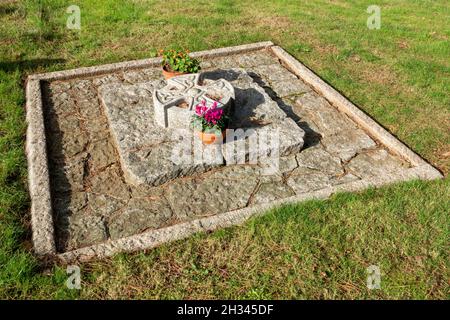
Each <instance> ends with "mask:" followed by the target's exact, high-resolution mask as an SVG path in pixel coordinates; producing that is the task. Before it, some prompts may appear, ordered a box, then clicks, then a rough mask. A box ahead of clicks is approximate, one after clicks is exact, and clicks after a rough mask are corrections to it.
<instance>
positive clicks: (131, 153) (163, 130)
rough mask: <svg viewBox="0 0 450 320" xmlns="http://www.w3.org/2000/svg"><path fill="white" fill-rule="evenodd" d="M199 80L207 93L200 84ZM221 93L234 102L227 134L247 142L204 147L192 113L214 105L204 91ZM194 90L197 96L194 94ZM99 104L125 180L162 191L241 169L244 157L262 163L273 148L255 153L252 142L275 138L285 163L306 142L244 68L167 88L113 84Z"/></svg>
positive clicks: (182, 80) (184, 79)
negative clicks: (173, 183)
mask: <svg viewBox="0 0 450 320" xmlns="http://www.w3.org/2000/svg"><path fill="white" fill-rule="evenodd" d="M200 77H201V79H200ZM199 81H201V82H202V86H198V85H197V83H198V82H199ZM197 88H202V89H197ZM220 88H225V89H226V94H227V96H226V99H225V100H226V101H222V102H223V104H224V106H228V105H229V104H230V102H231V99H232V100H233V102H234V107H233V110H234V112H233V115H232V119H231V124H230V127H231V128H232V129H236V130H237V129H240V130H241V131H242V133H243V135H242V136H240V135H236V138H233V137H232V136H231V134H229V135H228V136H227V138H226V139H225V143H224V144H223V145H202V144H201V143H200V142H199V140H198V139H197V140H196V139H195V137H194V136H193V134H192V129H189V127H188V124H189V122H190V117H191V115H192V110H193V108H194V105H195V104H196V103H199V102H200V101H201V100H202V99H209V98H207V97H206V93H207V90H210V92H211V90H213V91H212V92H217V91H218V90H219V89H220ZM192 90H195V94H196V96H192V94H190V91H192ZM186 93H187V95H186V96H183V94H186ZM169 94H172V96H169ZM100 97H101V101H102V103H103V106H104V108H105V113H106V116H107V119H108V123H109V128H110V130H111V135H112V137H113V139H114V144H115V145H116V146H117V151H118V153H119V157H120V160H121V161H120V162H121V164H122V170H123V172H124V176H125V178H126V179H127V181H128V182H129V183H132V184H148V185H151V186H158V185H161V184H163V183H166V182H168V181H170V180H173V179H176V178H179V177H183V176H189V175H193V174H197V173H201V172H206V171H208V170H211V169H212V168H215V167H220V166H224V165H226V164H227V163H231V162H233V163H240V162H239V159H240V158H239V153H240V152H241V151H243V152H242V154H243V158H244V160H245V159H248V158H249V154H250V153H253V156H254V157H256V158H258V157H259V158H261V157H263V156H267V155H270V154H271V153H272V152H273V150H270V148H275V147H274V146H272V144H267V147H266V143H265V142H264V141H256V144H257V145H256V146H257V148H255V150H252V149H251V148H250V146H249V145H250V143H249V140H250V141H251V139H252V135H253V136H254V137H255V139H256V138H260V139H261V140H262V139H263V137H267V138H271V137H272V136H273V135H274V134H275V133H277V134H278V135H279V140H280V141H279V150H278V145H277V146H276V149H277V152H279V153H280V154H281V155H283V156H286V155H289V154H291V153H297V152H299V151H300V150H301V148H302V146H303V142H304V141H303V138H304V135H305V133H304V131H303V130H302V129H301V128H300V127H299V126H298V125H297V124H296V123H295V121H293V120H292V119H290V118H288V117H287V115H286V113H285V112H284V111H283V110H282V109H281V108H280V107H279V106H278V104H277V103H276V102H275V101H273V100H272V98H271V97H270V96H269V95H268V94H267V93H266V92H265V91H264V89H263V88H261V87H260V86H259V85H258V84H257V83H256V82H255V81H254V80H253V79H252V78H251V77H250V76H249V75H248V74H247V72H246V71H245V70H244V69H237V68H234V69H227V70H221V71H210V72H205V73H203V74H197V75H188V76H181V77H176V78H173V79H170V80H169V81H168V84H167V85H166V84H165V83H164V82H161V81H160V80H156V81H150V82H142V83H138V84H134V85H128V84H122V83H113V84H110V85H104V86H102V88H101V89H100ZM163 97H165V98H164V99H163ZM185 100H188V102H189V103H188V106H187V108H186V109H184V110H181V109H180V108H178V107H176V104H177V103H180V102H182V101H183V102H184V101H185ZM163 102H165V104H164V103H163ZM155 103H156V104H155ZM229 108H231V107H229ZM171 110H172V113H171ZM174 110H176V111H177V112H178V113H177V114H175V111H174ZM158 112H159V113H160V114H159V115H158ZM168 119H170V121H169V122H168ZM180 128H181V129H185V130H177V129H180ZM230 137H231V138H233V139H230ZM266 140H267V139H266ZM258 142H261V143H259V145H258ZM269 142H270V141H269ZM261 146H262V147H261ZM238 158H239V159H238ZM241 162H242V161H241Z"/></svg>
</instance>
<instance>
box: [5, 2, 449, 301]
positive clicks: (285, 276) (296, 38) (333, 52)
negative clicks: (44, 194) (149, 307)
mask: <svg viewBox="0 0 450 320" xmlns="http://www.w3.org/2000/svg"><path fill="white" fill-rule="evenodd" d="M71 4H72V3H71V2H70V1H63V0H51V1H50V0H41V1H31V0H25V1H6V2H2V3H1V4H0V22H1V23H0V155H1V156H0V297H1V298H27V299H34V298H257V299H260V298H262V299H264V298H338V299H341V298H363V299H366V298H393V299H397V298H414V299H422V298H439V299H445V298H448V297H449V291H448V279H449V274H448V250H446V249H447V248H448V239H449V232H448V231H449V230H448V226H449V215H448V211H449V200H448V199H449V194H450V192H449V187H450V184H449V180H448V178H446V179H444V180H443V181H434V182H419V181H416V182H410V183H403V184H398V185H394V186H390V187H385V188H381V189H378V190H368V191H366V192H362V193H358V194H340V195H336V196H334V197H333V198H332V199H330V200H327V201H312V202H307V203H302V204H298V205H292V206H287V207H283V208H280V209H277V210H274V211H271V212H269V213H268V214H266V215H265V216H263V217H260V218H256V219H252V220H251V221H250V222H248V223H246V224H245V225H244V226H241V227H234V228H229V229H226V230H220V231H217V232H214V233H211V234H198V235H195V236H193V237H191V238H190V239H188V240H186V241H179V242H176V243H172V244H167V245H164V246H162V247H160V248H158V249H155V250H151V251H149V252H146V253H138V254H131V255H125V254H122V255H118V256H116V257H114V258H112V259H109V260H106V261H101V262H92V263H88V264H83V265H81V269H82V290H80V291H77V290H68V289H67V288H66V287H65V280H66V278H67V275H66V273H65V269H64V267H63V266H52V267H49V268H48V269H46V270H42V268H40V267H39V266H38V264H37V262H36V260H35V259H34V258H33V256H32V255H31V253H30V252H31V245H30V228H29V216H28V208H29V199H28V195H27V189H26V174H27V173H26V161H25V156H24V148H23V145H24V133H25V121H24V109H23V106H24V90H23V80H24V79H25V77H26V75H27V74H31V73H37V72H44V71H51V70H58V69H66V68H73V67H79V66H88V65H96V64H101V63H108V62H115V61H123V60H131V59H138V58H144V57H148V56H149V55H151V52H153V51H154V50H156V49H159V48H162V47H186V48H189V49H190V50H192V51H195V50H203V49H209V48H214V47H222V46H229V45H238V44H242V43H248V42H255V41H262V40H272V41H274V42H276V43H277V44H279V45H281V46H283V47H284V48H286V49H287V50H288V51H289V52H291V53H292V54H293V55H295V56H296V57H297V58H299V59H300V60H301V61H302V62H304V63H305V64H307V65H308V66H310V67H311V68H312V69H313V70H314V71H316V72H317V73H318V74H319V75H320V76H321V77H323V78H324V79H325V80H327V81H328V82H329V83H331V84H332V85H333V86H334V87H335V88H337V89H338V90H340V91H341V92H342V93H343V94H345V95H346V96H347V97H349V98H350V99H351V100H352V101H353V102H355V103H356V104H358V105H360V106H361V108H363V109H364V110H365V111H366V112H368V113H369V114H370V115H372V116H373V117H374V118H375V119H377V120H378V121H379V122H380V123H381V124H383V125H384V126H385V127H387V128H388V129H389V130H390V131H391V132H393V133H394V134H395V135H397V136H398V137H399V138H400V139H402V141H404V142H406V143H407V144H408V145H409V146H411V147H412V148H413V149H414V150H416V151H417V152H419V153H420V154H421V155H422V156H423V157H425V158H427V159H428V160H430V161H431V162H432V163H433V164H434V165H436V166H437V167H438V168H440V169H441V170H442V171H443V172H444V173H448V171H449V169H450V161H449V159H450V155H449V152H450V132H449V131H450V130H449V127H450V126H449V125H450V123H449V122H450V107H449V106H450V98H449V92H450V90H449V89H450V61H449V59H448V57H449V56H450V46H449V37H450V29H449V27H448V21H449V18H450V6H449V4H448V3H447V1H444V0H442V1H420V2H419V1H417V2H411V1H407V0H399V1H395V2H392V1H378V3H377V4H378V5H379V6H380V7H381V12H382V22H381V23H382V24H381V29H380V30H368V29H367V27H366V19H367V16H368V14H367V13H366V8H367V7H368V6H369V5H371V4H373V3H372V2H371V1H343V0H342V1H341V0H336V1H325V0H323V1H312V0H310V1H301V2H299V1H293V0H292V1H268V0H260V1H258V2H254V1H231V0H226V1H207V0H202V1H164V2H162V1H161V2H160V1H145V0H140V1H138V0H135V1H113V0H103V1H94V0H83V1H78V4H79V6H80V8H81V18H82V21H81V30H80V31H74V30H67V29H66V28H65V24H66V18H67V17H68V14H66V13H65V10H66V8H67V7H68V6H69V5H71ZM372 264H374V265H378V266H379V267H380V268H381V272H382V282H381V290H368V289H367V287H366V276H367V274H366V268H367V267H368V266H369V265H372Z"/></svg>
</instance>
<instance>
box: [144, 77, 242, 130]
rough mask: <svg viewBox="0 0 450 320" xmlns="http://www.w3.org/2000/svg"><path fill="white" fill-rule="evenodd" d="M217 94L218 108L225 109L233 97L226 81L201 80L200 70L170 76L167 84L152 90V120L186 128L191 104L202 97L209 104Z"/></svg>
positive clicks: (193, 106)
mask: <svg viewBox="0 0 450 320" xmlns="http://www.w3.org/2000/svg"><path fill="white" fill-rule="evenodd" d="M214 97H220V100H218V101H217V102H219V106H218V108H223V109H224V111H225V113H228V112H229V111H230V109H231V107H232V103H233V101H234V99H235V94H234V88H233V86H232V85H231V83H229V82H228V81H226V80H224V79H219V80H204V81H202V80H201V74H199V73H195V74H188V75H182V76H177V77H173V78H170V79H169V80H167V85H166V86H165V87H163V88H161V89H158V90H155V91H154V92H153V105H154V108H155V122H156V123H157V124H158V125H160V126H162V127H164V128H189V125H190V122H191V117H192V115H193V114H194V112H195V110H194V109H195V106H196V105H197V104H199V103H200V102H201V101H202V100H206V102H207V105H211V104H212V103H213V102H214V101H216V100H215V99H213V98H214Z"/></svg>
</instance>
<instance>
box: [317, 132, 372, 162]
mask: <svg viewBox="0 0 450 320" xmlns="http://www.w3.org/2000/svg"><path fill="white" fill-rule="evenodd" d="M321 142H322V144H323V145H324V146H325V148H326V149H327V151H329V152H331V153H333V154H335V155H337V156H339V157H340V158H341V159H342V160H343V161H348V160H350V159H351V158H352V157H353V156H355V155H356V154H357V153H358V152H360V151H361V150H363V149H368V148H373V147H375V146H376V143H375V141H373V140H372V139H371V138H370V137H369V136H368V135H367V134H365V133H364V132H363V131H362V130H360V129H355V130H343V131H339V132H338V133H336V134H334V135H326V136H325V137H323V139H322V140H321Z"/></svg>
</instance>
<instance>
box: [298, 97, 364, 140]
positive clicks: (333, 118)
mask: <svg viewBox="0 0 450 320" xmlns="http://www.w3.org/2000/svg"><path fill="white" fill-rule="evenodd" d="M295 103H296V104H297V105H298V106H299V107H300V108H302V109H304V110H305V111H306V112H307V113H308V115H309V117H310V118H311V121H312V122H313V123H314V124H315V125H316V126H317V128H318V130H319V132H320V133H321V134H322V136H327V135H333V134H337V133H338V132H340V131H343V130H354V129H356V125H355V124H354V123H353V122H352V121H351V120H350V119H348V118H347V117H346V116H345V115H343V114H342V113H340V112H339V111H338V110H337V109H335V108H334V107H333V106H331V105H330V104H329V103H328V102H327V101H326V100H325V99H324V98H323V97H320V96H318V95H317V93H315V92H308V93H306V94H304V95H302V96H300V97H299V98H297V99H296V100H295Z"/></svg>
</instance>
